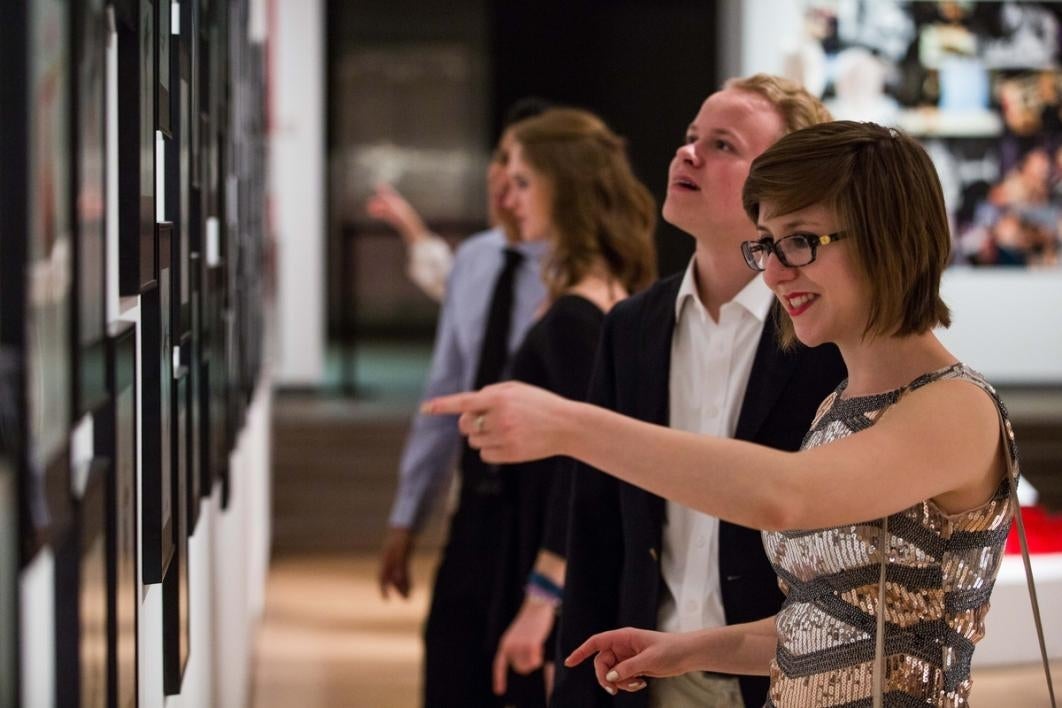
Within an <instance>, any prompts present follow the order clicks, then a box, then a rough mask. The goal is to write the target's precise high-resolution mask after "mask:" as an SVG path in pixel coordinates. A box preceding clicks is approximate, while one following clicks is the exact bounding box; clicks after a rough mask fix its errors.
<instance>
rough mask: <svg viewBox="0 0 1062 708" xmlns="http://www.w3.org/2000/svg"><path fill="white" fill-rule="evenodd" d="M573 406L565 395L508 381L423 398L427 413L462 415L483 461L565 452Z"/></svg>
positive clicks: (463, 427) (465, 431) (526, 459)
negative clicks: (432, 397)
mask: <svg viewBox="0 0 1062 708" xmlns="http://www.w3.org/2000/svg"><path fill="white" fill-rule="evenodd" d="M573 405H578V404H576V403H574V402H572V401H569V400H567V399H565V398H562V397H561V396H558V395H556V394H553V393H550V392H548V391H545V390H543V389H541V388H536V387H534V386H528V385H527V384H522V383H517V382H515V381H507V382H505V383H500V384H494V385H492V386H487V387H485V388H483V389H481V390H479V391H475V392H471V393H457V394H454V395H452V396H442V397H440V398H435V399H432V400H430V401H425V402H424V403H423V405H422V406H421V412H422V413H425V414H427V415H455V414H456V415H460V416H461V417H460V419H459V420H458V427H459V428H460V430H461V434H462V435H467V436H468V444H469V445H470V446H471V447H473V448H475V449H478V450H479V451H480V454H481V455H482V457H483V460H484V461H485V462H490V463H494V464H499V463H509V462H529V461H531V460H539V459H542V458H544V457H552V456H553V455H563V454H565V446H566V443H567V434H568V432H569V431H568V429H567V426H566V423H565V418H566V416H567V415H568V413H569V410H570V408H571V407H572V406H573Z"/></svg>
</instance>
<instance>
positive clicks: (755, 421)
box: [734, 303, 801, 440]
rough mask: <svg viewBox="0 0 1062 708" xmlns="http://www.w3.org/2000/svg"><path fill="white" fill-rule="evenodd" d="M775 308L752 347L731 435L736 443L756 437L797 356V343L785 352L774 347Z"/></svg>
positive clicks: (777, 312) (792, 368) (793, 367)
mask: <svg viewBox="0 0 1062 708" xmlns="http://www.w3.org/2000/svg"><path fill="white" fill-rule="evenodd" d="M778 307H779V305H778V303H775V304H774V306H773V307H772V308H771V311H770V313H768V315H767V321H766V322H764V324H763V334H762V336H760V342H759V345H758V346H757V347H756V357H755V359H753V361H752V372H751V373H750V374H749V385H748V387H747V388H746V389H745V399H744V400H743V401H742V402H741V414H740V415H739V416H738V424H737V429H736V430H735V432H734V437H735V438H737V439H738V440H753V439H754V438H755V437H756V434H757V433H759V431H760V426H762V425H763V421H764V420H765V419H766V418H767V414H768V413H770V411H771V409H772V408H773V407H774V404H775V402H776V401H777V400H778V398H779V397H780V396H781V395H782V392H783V391H784V390H785V386H786V384H787V383H788V382H789V379H790V378H791V377H792V375H793V372H794V371H795V370H796V365H797V361H798V360H799V359H800V356H801V353H800V349H799V347H800V345H799V344H798V345H797V347H796V348H794V349H791V350H790V351H789V352H783V351H782V350H781V349H780V348H779V346H778V327H777V324H776V318H777V317H778V315H779V314H780V313H779V311H778Z"/></svg>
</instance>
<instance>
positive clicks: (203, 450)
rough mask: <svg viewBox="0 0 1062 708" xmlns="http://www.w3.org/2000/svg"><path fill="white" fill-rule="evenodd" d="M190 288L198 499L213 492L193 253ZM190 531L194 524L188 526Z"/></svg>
mask: <svg viewBox="0 0 1062 708" xmlns="http://www.w3.org/2000/svg"><path fill="white" fill-rule="evenodd" d="M189 262H190V264H191V266H190V267H191V272H192V278H191V285H192V372H191V375H192V380H191V383H192V391H191V395H192V441H193V447H194V448H195V450H196V452H195V454H194V457H195V459H194V460H193V462H192V469H193V470H198V476H199V481H198V485H197V486H198V487H199V495H200V496H201V497H209V496H210V495H211V493H212V490H213V485H214V475H213V469H214V465H213V448H212V447H211V442H210V441H211V429H210V427H211V415H210V403H211V400H212V399H211V395H210V393H211V388H210V365H211V364H210V361H211V360H210V353H211V349H210V332H209V330H208V329H207V327H208V319H207V315H208V310H207V305H206V295H207V291H206V289H205V288H204V282H205V279H204V277H203V276H204V269H203V264H202V258H201V257H200V254H198V253H193V254H192V256H191V258H190V259H189ZM191 528H192V530H194V522H193V524H192V525H191Z"/></svg>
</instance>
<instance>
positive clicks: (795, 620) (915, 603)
mask: <svg viewBox="0 0 1062 708" xmlns="http://www.w3.org/2000/svg"><path fill="white" fill-rule="evenodd" d="M947 379H960V380H965V381H968V382H970V383H972V384H974V385H976V386H978V387H980V388H981V389H983V390H984V391H985V392H986V393H987V394H988V395H989V396H991V397H992V399H993V401H994V402H995V404H996V406H997V407H998V408H999V410H1000V412H1001V421H1002V425H1003V427H1004V431H1005V440H1006V441H1007V454H1008V455H1010V458H1011V461H1012V462H1013V465H1012V467H1011V469H1012V471H1013V474H1014V475H1017V469H1018V467H1017V449H1016V447H1015V444H1014V435H1013V432H1012V431H1011V427H1010V423H1009V421H1008V419H1007V413H1006V409H1005V408H1004V407H1003V404H1002V402H1001V401H1000V400H999V397H998V396H997V395H996V392H995V390H994V389H993V388H992V387H991V386H990V385H989V384H988V383H987V382H986V381H985V380H984V378H983V377H982V376H981V375H980V374H978V373H977V372H975V371H973V370H971V369H969V368H967V367H966V366H964V365H962V364H955V365H953V366H950V367H947V368H945V369H942V370H939V371H934V372H931V373H929V374H925V375H923V376H921V377H919V378H918V379H916V380H915V381H913V382H912V383H910V384H908V385H907V386H904V387H901V388H899V389H896V390H895V391H890V392H888V393H883V394H877V395H873V396H862V397H854V398H843V397H842V394H843V392H844V389H845V386H846V384H847V382H844V383H842V384H841V385H840V386H839V387H838V389H837V390H836V391H835V392H834V393H833V394H831V395H830V397H829V398H827V400H826V401H825V402H824V403H823V406H822V408H821V409H820V413H819V415H818V416H817V417H816V420H815V422H814V423H813V424H812V428H811V430H810V431H809V432H808V434H807V436H806V437H805V439H804V443H803V448H804V449H808V448H813V447H818V446H820V445H825V444H827V443H829V442H831V441H834V440H837V439H840V438H843V437H846V436H848V435H851V434H853V433H856V432H859V431H860V430H864V429H866V428H869V427H870V426H872V425H873V424H874V423H875V421H877V420H878V418H879V417H880V416H881V414H882V413H883V412H884V411H885V410H886V409H887V408H888V407H889V406H891V405H892V404H893V403H895V402H896V401H897V400H899V398H900V397H901V396H902V395H904V393H906V392H907V391H911V390H914V389H917V388H921V387H922V386H925V385H927V384H930V383H933V382H935V381H941V380H947ZM1008 485H1009V481H1008V480H1007V479H1003V480H1002V482H1001V484H1000V486H999V488H998V489H997V490H996V493H995V495H994V496H993V498H992V499H991V500H990V501H988V502H987V503H986V504H984V505H982V506H980V507H978V508H976V509H973V510H970V511H967V512H962V513H959V514H950V515H949V514H946V513H945V512H943V511H942V510H941V509H940V508H938V507H937V506H936V505H935V504H934V503H933V502H932V501H929V500H927V501H923V502H920V503H918V504H915V505H914V506H912V507H910V508H909V509H906V510H904V511H901V512H899V513H896V514H893V515H891V516H889V518H888V524H887V528H888V532H889V537H888V538H889V543H888V549H887V554H888V555H887V563H886V571H885V578H886V582H885V611H886V614H885V632H884V636H885V643H884V647H885V648H884V656H885V657H886V660H885V676H886V683H885V689H884V704H885V705H887V706H927V705H930V706H967V705H968V704H969V695H970V688H971V681H970V659H971V657H972V656H973V649H974V644H975V643H976V642H977V641H978V640H980V639H981V637H982V636H984V618H985V615H986V614H987V612H988V605H989V602H988V600H989V595H990V594H991V592H992V586H993V584H994V582H995V578H996V573H997V572H998V570H999V563H1000V560H1001V558H1002V556H1003V550H1004V546H1005V543H1006V539H1007V533H1008V531H1009V530H1010V524H1011V504H1010V496H1009V486H1008ZM881 529H882V520H881V519H878V520H874V521H868V522H865V523H859V524H852V525H848V526H839V527H836V528H829V529H820V530H815V531H793V532H765V533H764V535H763V537H764V545H765V547H766V550H767V557H768V559H770V561H771V564H772V565H773V566H774V569H775V572H776V573H777V574H778V579H779V585H780V586H781V588H782V592H784V593H785V594H786V600H785V603H784V604H783V606H782V609H781V610H780V611H779V613H778V615H777V618H776V627H777V633H778V649H777V654H776V655H775V658H774V660H772V662H771V690H770V693H769V694H768V700H767V706H779V707H782V706H786V707H788V706H800V707H801V708H803V707H805V706H870V705H871V701H872V697H873V680H872V676H873V665H874V647H875V629H876V622H877V605H878V588H879V584H878V580H879V577H880V572H881V559H882V555H881V549H880V548H879V547H880V546H881V540H880V539H881Z"/></svg>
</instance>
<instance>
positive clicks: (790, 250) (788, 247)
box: [741, 231, 847, 271]
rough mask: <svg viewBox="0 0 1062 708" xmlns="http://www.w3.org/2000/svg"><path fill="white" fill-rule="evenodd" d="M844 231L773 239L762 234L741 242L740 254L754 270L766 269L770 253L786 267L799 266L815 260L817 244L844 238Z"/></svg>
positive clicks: (820, 244) (817, 250)
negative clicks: (755, 238) (751, 239)
mask: <svg viewBox="0 0 1062 708" xmlns="http://www.w3.org/2000/svg"><path fill="white" fill-rule="evenodd" d="M846 237H847V235H846V232H844V231H835V232H834V233H832V234H792V235H791V236H786V237H785V238H780V239H778V240H777V241H775V240H774V239H773V238H772V237H770V236H764V237H763V238H761V239H760V240H759V241H745V242H744V243H742V244H741V254H742V255H743V256H745V263H746V264H748V266H749V268H752V269H753V270H755V271H763V270H767V258H768V256H770V255H771V254H772V253H773V254H774V255H775V256H777V257H778V260H779V261H780V262H781V264H782V265H784V266H785V267H786V268H799V267H800V266H806V265H808V264H809V263H814V262H815V257H816V256H817V255H818V254H819V246H825V245H826V244H829V243H833V242H834V241H840V240H841V239H843V238H846Z"/></svg>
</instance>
